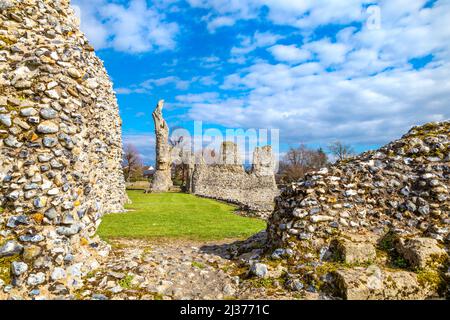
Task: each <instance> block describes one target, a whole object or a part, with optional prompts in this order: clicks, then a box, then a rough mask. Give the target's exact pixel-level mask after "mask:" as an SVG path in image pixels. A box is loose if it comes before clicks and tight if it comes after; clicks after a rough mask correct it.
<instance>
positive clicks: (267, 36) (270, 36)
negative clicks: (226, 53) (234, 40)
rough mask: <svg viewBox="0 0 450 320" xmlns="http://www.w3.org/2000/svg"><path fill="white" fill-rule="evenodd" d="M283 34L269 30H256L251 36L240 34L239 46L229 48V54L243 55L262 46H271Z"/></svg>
mask: <svg viewBox="0 0 450 320" xmlns="http://www.w3.org/2000/svg"><path fill="white" fill-rule="evenodd" d="M282 38H283V36H281V35H278V34H274V33H271V32H258V31H256V32H255V33H254V34H253V36H251V37H249V36H241V37H240V39H241V43H240V45H239V46H236V47H233V48H231V54H232V55H233V56H236V55H245V54H248V53H250V52H252V51H254V50H256V49H257V48H263V47H268V46H271V45H273V44H275V43H277V41H278V40H280V39H282Z"/></svg>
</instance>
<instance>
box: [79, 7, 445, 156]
mask: <svg viewBox="0 0 450 320" xmlns="http://www.w3.org/2000/svg"><path fill="white" fill-rule="evenodd" d="M72 4H73V5H75V6H76V7H75V8H76V11H77V12H78V13H79V15H80V16H81V28H82V30H83V31H84V32H85V33H86V35H87V36H88V38H89V40H90V41H91V43H92V44H93V45H94V47H95V48H96V49H97V54H98V55H99V57H100V58H101V59H102V60H104V62H105V66H106V68H107V70H108V72H109V74H110V76H111V78H112V79H113V81H114V87H115V90H116V91H117V97H118V101H119V108H120V114H121V117H122V119H123V138H124V142H125V143H130V142H131V143H134V144H135V145H136V146H137V147H138V148H139V150H140V151H141V153H142V155H143V157H144V159H145V161H146V162H147V163H152V162H153V161H154V160H153V159H154V150H153V148H154V137H153V123H152V119H151V112H152V110H153V108H154V106H155V104H156V102H157V101H158V99H160V98H163V99H165V100H166V109H165V116H166V119H167V121H168V123H169V126H171V127H177V126H182V127H186V128H189V129H191V128H192V121H194V120H202V121H203V122H204V124H205V126H206V127H207V128H212V127H213V128H218V129H219V130H225V129H226V128H244V129H248V128H256V129H259V128H268V129H269V128H275V129H279V130H280V139H281V140H280V142H281V145H280V152H281V153H283V152H284V151H285V150H286V149H287V148H288V147H289V146H296V145H298V144H300V143H305V144H307V145H309V146H311V147H319V146H322V147H326V145H327V144H329V143H330V142H332V141H334V140H337V139H339V140H341V141H344V142H346V143H349V144H352V145H353V146H354V147H355V149H357V150H358V151H363V150H367V149H374V148H377V147H379V146H380V145H383V144H385V143H387V142H388V141H390V140H392V139H395V138H399V137H400V136H401V134H402V133H404V132H406V131H407V130H408V129H409V128H410V127H411V126H413V125H416V124H420V123H424V122H428V121H440V120H446V119H449V118H450V106H449V101H450V81H449V74H450V28H448V21H450V1H442V0H438V1H425V0H386V1H365V0H348V1H341V0H328V1H325V0H314V1H312V0H302V1H301V0H296V1H292V0H157V1H145V0H121V1H118V0H117V1H114V0H72Z"/></svg>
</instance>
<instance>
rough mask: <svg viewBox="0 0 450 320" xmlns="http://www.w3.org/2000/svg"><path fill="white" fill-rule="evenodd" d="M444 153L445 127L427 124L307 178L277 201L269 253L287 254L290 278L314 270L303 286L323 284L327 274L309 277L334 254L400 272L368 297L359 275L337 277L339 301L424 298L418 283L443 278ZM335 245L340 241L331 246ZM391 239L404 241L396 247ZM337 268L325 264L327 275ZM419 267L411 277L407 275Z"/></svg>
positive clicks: (448, 173)
mask: <svg viewBox="0 0 450 320" xmlns="http://www.w3.org/2000/svg"><path fill="white" fill-rule="evenodd" d="M449 153H450V121H444V122H436V123H428V124H425V125H423V126H418V127H414V128H412V129H411V130H410V131H409V132H408V133H407V134H405V135H404V136H403V137H402V138H401V139H399V140H396V141H393V142H391V143H389V144H387V145H386V146H384V147H382V148H380V149H379V150H376V151H368V152H365V153H363V154H361V155H359V156H357V157H354V158H351V159H347V160H345V161H341V162H337V163H336V164H334V165H331V166H330V167H328V168H326V169H323V170H319V171H317V172H312V173H309V174H307V175H306V177H305V178H304V179H302V180H300V181H298V182H296V183H293V184H292V185H290V186H287V187H286V188H285V189H284V190H283V191H282V194H281V196H280V197H277V198H276V208H275V211H274V213H273V214H272V215H271V217H270V219H269V224H268V235H269V241H268V247H269V248H271V249H273V248H289V249H291V250H293V252H294V254H293V256H292V257H290V260H291V261H296V263H293V264H292V265H290V264H289V265H288V269H289V270H293V271H294V272H299V270H298V269H299V268H300V269H302V270H304V271H305V272H306V273H308V272H311V268H316V269H315V271H312V272H311V275H315V276H316V277H314V276H310V277H309V278H308V279H306V282H307V283H310V284H311V285H317V282H318V281H323V282H324V283H328V282H327V280H326V279H325V280H324V279H322V278H320V277H321V276H323V277H325V278H326V276H327V274H329V272H328V273H327V272H325V274H322V275H321V274H320V272H319V273H318V274H316V273H315V272H317V269H320V268H323V269H325V270H327V268H330V265H327V263H328V262H327V261H328V260H327V259H328V258H330V256H332V253H333V252H332V251H333V246H334V247H337V248H339V250H336V251H337V252H338V253H340V254H338V256H339V255H341V258H343V259H342V262H344V263H347V264H358V263H367V262H372V263H376V265H378V266H379V268H381V269H383V268H392V267H395V268H403V269H405V271H404V272H403V273H392V274H391V273H389V272H387V271H386V273H385V272H384V271H383V272H382V274H384V275H386V277H385V278H383V281H382V282H379V281H378V283H379V284H381V287H380V290H378V291H374V292H372V291H370V290H368V289H367V285H366V280H367V279H365V280H364V281H363V282H360V280H358V279H359V278H360V277H362V279H364V277H366V276H364V275H363V273H361V270H360V269H355V270H356V271H355V270H353V271H352V270H347V269H345V270H344V271H342V272H340V273H339V275H340V278H339V279H341V280H342V279H344V280H342V281H341V282H342V283H343V284H345V286H346V287H345V288H344V289H342V290H344V291H341V293H342V292H347V291H346V290H347V289H348V290H350V289H351V290H350V291H348V292H347V293H345V294H348V295H349V296H352V297H361V298H370V299H372V298H374V299H400V298H404V297H407V298H410V299H422V298H424V297H425V296H426V294H425V291H426V288H425V291H423V290H422V289H420V290H419V289H418V288H417V286H418V285H419V284H418V282H421V281H422V280H424V279H426V278H429V279H428V280H430V283H433V285H432V287H433V286H440V284H439V285H438V283H439V282H440V280H439V279H441V278H442V277H443V276H444V272H445V271H443V270H442V268H437V267H438V265H439V264H445V263H446V262H447V261H446V260H447V256H446V255H445V251H448V250H449V248H448V240H449V239H450V234H449V232H450V228H449V222H450V217H449V213H450V210H449V207H450V202H449V200H450V198H449V196H448V194H449V190H448V189H449V187H448V186H449V185H450V163H449V162H450V157H449V156H448V155H449ZM354 234H360V235H362V237H359V239H358V237H354V236H352V235H354ZM370 234H373V235H374V236H367V235H370ZM336 238H338V239H340V240H337V242H336V241H335V242H334V243H333V239H336ZM398 238H400V239H405V240H404V242H400V243H397V239H398ZM406 239H407V240H406ZM330 244H331V248H330ZM375 246H376V247H377V251H375ZM330 249H331V250H330ZM344 263H342V264H341V265H339V263H334V264H333V263H331V265H332V266H331V268H335V267H336V265H337V266H341V267H344ZM299 265H300V267H299ZM427 265H431V266H427ZM426 266H427V268H426V269H425V270H422V271H420V270H417V272H416V273H414V272H410V271H411V269H409V270H408V271H406V270H407V269H406V268H409V267H412V270H414V268H419V269H420V268H424V267H426ZM358 270H359V271H358ZM322 271H323V270H322ZM421 272H422V273H421ZM389 276H391V277H392V278H393V279H394V281H393V283H395V286H394V287H393V288H391V287H390V286H392V285H393V283H389V282H387V279H388V278H389ZM317 277H319V278H320V279H318V278H317ZM418 277H419V278H420V279H419V280H421V281H418V280H417V279H418ZM370 280H373V281H371V283H372V282H373V283H377V282H376V281H375V280H376V278H373V277H372V278H370ZM361 281H362V280H361ZM346 288H347V289H346ZM389 290H391V291H389ZM415 290H416V291H415ZM433 290H435V289H433ZM439 293H440V294H441V292H440V291H439Z"/></svg>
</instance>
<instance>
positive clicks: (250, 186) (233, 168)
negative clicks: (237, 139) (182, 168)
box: [188, 142, 279, 218]
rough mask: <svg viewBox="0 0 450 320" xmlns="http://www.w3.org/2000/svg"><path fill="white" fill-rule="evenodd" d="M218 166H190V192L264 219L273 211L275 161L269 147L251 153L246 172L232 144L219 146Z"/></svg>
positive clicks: (226, 143) (225, 143)
mask: <svg viewBox="0 0 450 320" xmlns="http://www.w3.org/2000/svg"><path fill="white" fill-rule="evenodd" d="M218 159H219V160H218V162H217V163H214V164H206V163H202V162H200V163H197V164H195V165H194V166H192V162H193V161H191V162H190V164H189V166H188V172H189V173H192V175H191V176H190V177H189V179H188V186H189V190H188V191H189V192H191V193H193V194H195V195H198V196H202V197H208V198H213V199H218V200H223V201H227V202H231V203H235V204H238V205H239V206H241V207H242V209H244V210H246V211H248V212H250V213H253V214H255V215H257V216H260V217H264V218H267V217H268V216H269V215H270V213H271V212H272V211H273V209H274V199H275V197H276V196H277V195H278V193H279V192H278V188H277V184H276V182H275V173H274V171H275V170H274V159H273V155H272V148H271V147H270V146H265V147H257V148H256V149H255V150H254V153H253V166H252V168H251V170H250V172H246V170H245V169H244V166H243V164H242V161H241V160H240V157H239V150H238V147H237V145H236V144H234V143H233V142H224V143H223V144H222V146H221V149H220V152H219V155H218Z"/></svg>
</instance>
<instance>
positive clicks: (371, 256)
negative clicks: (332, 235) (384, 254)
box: [331, 238, 377, 264]
mask: <svg viewBox="0 0 450 320" xmlns="http://www.w3.org/2000/svg"><path fill="white" fill-rule="evenodd" d="M331 246H332V248H333V250H335V253H336V254H337V256H338V259H339V260H340V261H342V262H344V263H347V264H357V263H366V262H373V261H374V260H375V258H376V256H377V252H376V250H375V246H374V244H372V243H370V242H369V241H358V242H355V241H352V240H349V239H346V238H338V239H335V240H333V241H332V243H331Z"/></svg>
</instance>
